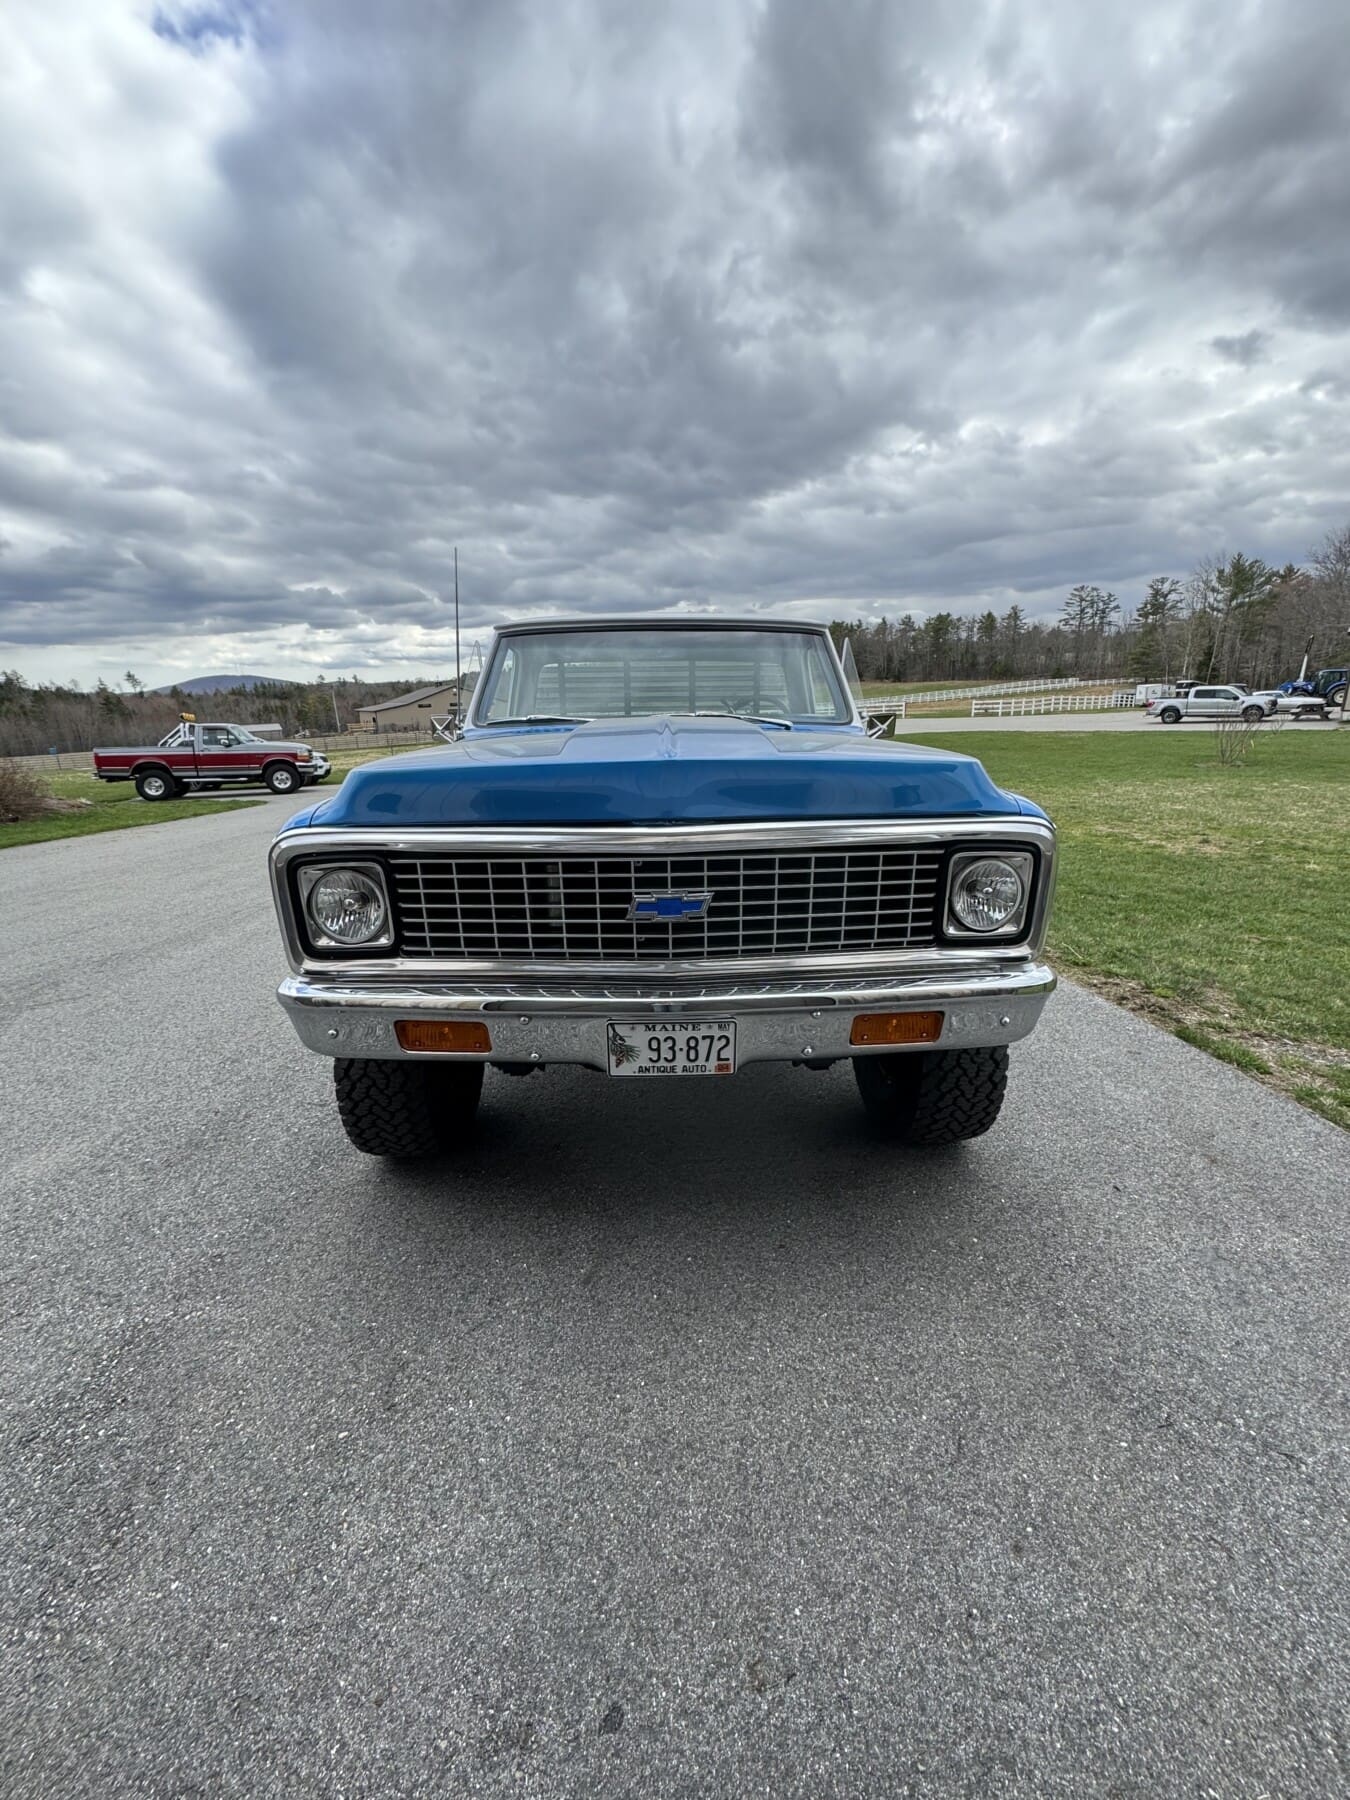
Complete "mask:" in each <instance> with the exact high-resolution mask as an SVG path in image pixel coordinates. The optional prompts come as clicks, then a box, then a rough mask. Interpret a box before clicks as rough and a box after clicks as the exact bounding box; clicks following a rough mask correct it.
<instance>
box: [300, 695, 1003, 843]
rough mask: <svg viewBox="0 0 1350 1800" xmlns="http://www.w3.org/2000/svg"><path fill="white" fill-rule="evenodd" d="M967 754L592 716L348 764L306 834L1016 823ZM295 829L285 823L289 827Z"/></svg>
mask: <svg viewBox="0 0 1350 1800" xmlns="http://www.w3.org/2000/svg"><path fill="white" fill-rule="evenodd" d="M1034 810H1035V809H1033V808H1031V807H1030V806H1027V805H1026V804H1025V803H1022V804H1019V802H1018V800H1017V798H1016V797H1015V796H1014V795H1012V794H1005V793H1004V792H1003V791H1002V789H1000V788H997V787H995V786H994V784H993V782H992V781H991V780H990V779H989V777H988V776H987V775H986V774H985V772H984V769H983V768H982V767H981V765H980V764H979V763H978V762H976V760H975V759H974V757H970V756H960V755H957V754H955V753H953V752H950V751H946V750H937V749H928V748H925V747H924V746H922V745H919V744H906V743H903V742H882V741H878V740H875V739H871V738H867V737H865V736H863V734H862V733H861V732H860V731H853V732H840V731H834V732H827V731H802V730H796V731H782V730H777V729H774V728H773V727H765V726H761V725H755V724H753V723H750V722H749V721H746V720H740V719H695V718H654V719H653V718H647V719H608V720H606V719H601V720H596V721H595V722H594V723H593V724H588V725H579V726H568V727H563V728H561V729H559V728H549V729H539V728H535V729H531V730H521V731H483V732H481V733H476V734H474V735H472V736H470V737H467V738H464V739H463V740H462V741H461V742H459V743H457V744H448V745H446V746H445V747H444V748H443V749H439V748H438V749H436V750H423V751H417V752H414V753H412V754H410V755H407V756H392V757H388V758H384V759H382V760H381V761H378V762H371V763H365V764H363V765H362V766H361V767H360V768H357V769H353V770H352V772H351V774H350V775H348V777H347V779H346V780H345V781H344V782H343V784H342V786H341V788H340V789H339V790H338V791H337V793H335V794H334V795H333V797H332V798H331V799H330V800H325V801H323V802H322V803H321V804H320V805H318V806H316V807H315V808H314V809H313V811H312V813H310V814H309V816H308V820H307V822H308V823H310V824H313V825H324V826H332V825H363V826H390V825H400V826H418V825H627V824H654V823H660V824H684V823H694V822H696V821H707V822H711V821H734V820H740V819H811V818H816V819H861V818H871V819H876V818H882V819H885V818H898V819H905V818H927V817H939V816H944V815H945V816H951V815H953V814H955V815H961V816H968V817H988V816H990V815H994V816H997V815H1000V814H1002V815H1011V816H1014V817H1015V816H1017V815H1018V814H1020V813H1022V812H1032V811H1034ZM299 822H300V821H299V820H297V821H296V823H299Z"/></svg>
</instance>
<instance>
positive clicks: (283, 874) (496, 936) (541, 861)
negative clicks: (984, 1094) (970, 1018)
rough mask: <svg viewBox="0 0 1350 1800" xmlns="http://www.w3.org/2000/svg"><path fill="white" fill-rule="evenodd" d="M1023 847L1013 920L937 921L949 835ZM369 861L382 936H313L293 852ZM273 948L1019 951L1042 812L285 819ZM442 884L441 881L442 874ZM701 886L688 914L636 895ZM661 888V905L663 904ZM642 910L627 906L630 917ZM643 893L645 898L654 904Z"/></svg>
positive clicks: (817, 968)
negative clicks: (577, 822) (1019, 919)
mask: <svg viewBox="0 0 1350 1800" xmlns="http://www.w3.org/2000/svg"><path fill="white" fill-rule="evenodd" d="M1000 847H1004V848H1008V849H1017V850H1031V851H1033V852H1034V853H1035V856H1036V878H1035V889H1034V893H1033V896H1032V903H1031V907H1030V910H1029V913H1028V917H1027V920H1026V925H1025V930H1024V932H1023V933H1021V934H1019V936H1018V938H1016V939H1000V940H997V941H990V942H987V943H986V942H983V941H980V942H976V941H974V940H956V939H954V938H951V937H949V936H945V935H944V934H943V930H942V918H941V914H942V910H943V908H944V906H945V887H946V875H947V869H948V866H949V861H950V857H951V854H952V853H953V852H954V851H958V850H978V849H988V850H989V851H990V852H991V853H992V854H997V852H998V849H999V848H1000ZM354 859H355V860H374V861H378V862H379V863H380V864H381V866H382V867H383V868H384V869H385V871H386V876H387V880H388V884H389V888H390V893H391V898H392V900H393V904H394V909H395V912H396V914H397V923H398V933H399V935H398V942H397V945H396V947H395V948H394V949H393V950H377V951H375V952H373V953H367V952H362V951H361V950H357V949H354V950H351V951H345V952H344V951H327V950H325V951H316V950H314V949H313V947H312V946H311V945H310V944H309V943H308V941H307V937H306V933H305V928H304V921H303V918H302V916H301V912H300V904H299V893H298V889H297V887H296V879H297V871H298V869H299V868H300V867H302V866H304V865H307V864H309V863H311V862H314V861H322V862H338V863H343V864H347V863H350V862H351V861H353V860H354ZM270 869H271V877H272V889H273V894H274V897H275V900H276V906H277V916H278V918H279V920H280V923H281V928H282V933H283V936H284V938H285V940H286V950H287V956H288V958H289V960H290V963H291V967H292V968H293V969H294V970H296V972H297V973H299V972H301V971H309V972H312V973H313V975H314V976H315V977H316V978H317V979H319V980H327V979H341V980H343V981H348V982H349V981H351V980H355V979H359V980H362V981H365V982H368V983H370V984H372V986H373V987H380V986H384V985H385V984H387V983H389V982H392V981H399V980H408V979H411V980H416V979H418V978H419V975H420V976H424V977H425V978H427V979H432V980H441V979H446V980H449V979H452V978H453V979H456V980H460V979H463V978H465V977H481V978H483V979H486V980H492V981H499V982H507V983H509V982H511V981H513V980H514V979H516V978H517V977H518V978H520V979H523V980H532V979H534V978H535V977H538V979H540V980H543V981H555V982H556V981H562V982H563V983H564V984H568V985H569V987H570V984H571V983H573V982H575V981H577V980H595V981H600V982H602V983H606V982H613V981H624V980H627V981H636V982H638V983H639V985H640V986H641V988H642V989H643V991H644V992H645V991H647V989H649V988H650V986H651V982H652V981H653V980H660V981H672V982H689V981H701V980H703V979H705V978H707V977H710V976H718V977H731V976H734V977H735V978H736V979H737V980H741V979H754V978H758V977H760V976H763V977H764V978H765V979H766V980H767V981H768V982H769V983H770V984H775V983H778V982H781V981H782V980H784V979H792V978H795V977H802V978H806V977H817V976H819V975H821V974H822V973H825V974H830V975H844V974H855V973H856V974H857V975H859V976H860V977H861V976H864V975H866V976H868V977H869V978H870V977H872V976H875V974H876V972H877V971H878V970H889V971H892V972H899V971H902V970H913V969H922V968H933V967H942V968H945V969H951V970H959V969H961V968H969V967H974V966H975V965H977V964H979V965H986V964H998V963H1005V964H1007V963H1015V962H1021V961H1025V960H1026V959H1027V958H1028V957H1030V956H1034V955H1035V954H1037V953H1038V952H1039V950H1040V947H1041V945H1042V943H1043V941H1044V938H1045V925H1046V920H1047V917H1048V913H1049V908H1050V902H1051V898H1052V895H1053V892H1054V885H1055V831H1054V827H1053V826H1052V825H1050V824H1049V823H1048V822H1047V821H1045V820H1043V819H1033V818H1028V817H1025V816H1021V817H1018V816H1015V815H997V816H996V815H988V816H983V817H973V818H972V817H939V818H926V819H905V820H898V819H837V820H792V821H774V820H754V821H748V822H745V823H740V824H719V823H713V824H692V825H670V824H656V825H641V826H637V825H620V826H586V827H570V826H564V827H553V826H520V827H509V828H502V827H477V826H453V827H439V826H430V827H428V826H408V825H402V824H399V823H397V822H395V823H391V824H390V825H389V826H386V827H380V828H376V827H369V826H361V827H355V828H353V827H349V826H322V825H319V826H298V827H292V828H288V829H286V830H283V831H282V833H281V834H280V835H279V836H278V838H277V839H276V841H275V843H274V844H273V846H272V852H271V857H270ZM457 890H458V892H457ZM703 893H710V894H712V895H713V896H714V898H713V899H712V900H711V901H710V902H709V906H708V910H707V913H706V916H704V915H701V914H700V913H699V912H698V911H697V909H696V908H687V909H686V908H680V909H679V910H680V916H679V917H671V916H664V917H663V916H662V908H661V907H660V906H659V905H657V906H653V905H650V904H644V905H643V906H642V907H641V908H635V906H634V901H635V898H637V897H638V896H642V897H643V900H644V902H648V901H650V900H651V899H652V898H653V897H656V898H660V897H663V896H664V897H665V898H666V899H670V898H671V897H672V896H683V897H684V898H686V899H688V898H690V897H692V896H697V895H700V894H703ZM675 910H676V909H675V908H673V907H672V908H670V909H669V911H670V912H674V911H675ZM636 913H640V914H641V915H642V916H641V917H635V916H634V915H635V914H636ZM653 913H655V915H656V916H655V917H653V916H652V915H653Z"/></svg>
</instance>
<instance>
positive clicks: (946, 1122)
mask: <svg viewBox="0 0 1350 1800" xmlns="http://www.w3.org/2000/svg"><path fill="white" fill-rule="evenodd" d="M916 1065H917V1066H916ZM853 1072H854V1074H855V1076H856V1077H857V1082H858V1092H859V1093H860V1094H861V1096H862V1101H863V1105H864V1106H865V1107H866V1108H867V1111H868V1113H869V1114H870V1115H871V1117H872V1118H873V1119H875V1120H876V1121H877V1123H878V1124H880V1125H881V1126H883V1127H884V1128H885V1130H886V1131H887V1133H888V1134H889V1135H890V1136H892V1137H894V1138H896V1139H898V1140H899V1141H900V1142H901V1143H905V1144H915V1145H921V1146H923V1147H924V1148H930V1149H931V1148H935V1147H936V1146H938V1145H941V1144H957V1143H961V1142H963V1141H964V1140H965V1139H967V1138H974V1137H980V1136H982V1135H983V1134H984V1133H985V1132H986V1131H988V1130H989V1127H990V1126H991V1125H992V1124H993V1123H994V1121H995V1120H996V1119H997V1118H998V1115H999V1112H1000V1110H1001V1109H1002V1106H1003V1096H1004V1094H1005V1093H1006V1092H1007V1087H1008V1052H1007V1049H1006V1048H1005V1047H1004V1046H1003V1045H990V1046H987V1047H985V1048H980V1049H971V1050H926V1051H910V1052H905V1053H900V1054H897V1055H895V1056H858V1057H855V1058H854V1060H853Z"/></svg>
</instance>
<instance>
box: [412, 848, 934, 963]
mask: <svg viewBox="0 0 1350 1800" xmlns="http://www.w3.org/2000/svg"><path fill="white" fill-rule="evenodd" d="M387 865H388V868H389V872H390V876H391V879H392V883H393V887H394V892H395V896H396V901H397V906H398V912H399V919H400V926H401V931H400V936H401V943H402V949H403V953H404V955H406V956H410V957H415V958H421V957H427V958H432V959H436V958H441V957H444V958H447V959H454V960H466V959H467V960H473V959H481V958H493V959H496V958H502V959H507V960H510V961H512V962H521V961H526V962H528V961H530V960H531V959H534V958H539V959H543V960H547V961H558V960H559V959H561V960H565V961H566V960H572V959H580V960H584V961H598V962H615V963H627V964H635V963H639V964H640V963H643V962H646V961H652V962H670V961H672V960H676V959H678V960H681V961H683V960H688V959H695V960H696V959H698V958H701V957H744V956H755V957H758V956H800V955H830V954H849V953H855V952H865V951H877V950H892V949H894V950H900V949H909V948H913V947H916V946H920V945H932V944H933V943H935V942H936V940H937V929H938V917H937V913H938V907H939V904H940V894H939V878H940V875H941V870H942V865H943V857H942V853H941V851H940V850H938V849H937V848H924V847H914V848H910V847H908V846H905V847H901V846H890V845H886V846H864V847H860V848H849V849H839V850H814V849H803V850H800V851H791V852H788V851H781V850H780V851H757V852H746V851H742V852H737V851H730V850H728V851H726V852H723V853H720V854H716V855H680V856H668V855H663V856H585V857H583V856H542V857H518V856H517V857H512V856H481V855H472V854H470V855H447V854H437V855H426V856H410V855H397V854H396V855H391V856H389V857H388V858H387ZM653 893H656V894H684V893H692V894H702V893H710V894H711V895H712V899H711V901H710V902H709V903H708V906H707V910H706V912H705V913H704V914H703V915H702V916H694V917H686V918H680V919H660V918H658V919H653V918H637V919H635V918H633V917H632V916H631V915H632V912H633V901H634V896H635V895H636V894H653Z"/></svg>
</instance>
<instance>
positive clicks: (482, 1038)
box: [394, 1019, 492, 1055]
mask: <svg viewBox="0 0 1350 1800" xmlns="http://www.w3.org/2000/svg"><path fill="white" fill-rule="evenodd" d="M394 1035H395V1037H397V1039H398V1041H399V1043H400V1045H401V1046H402V1047H403V1049H405V1050H459V1051H465V1050H469V1051H477V1052H478V1053H479V1054H480V1055H481V1054H482V1052H483V1051H485V1050H491V1048H492V1039H491V1038H490V1037H489V1036H488V1028H487V1026H486V1025H484V1024H483V1022H482V1020H481V1019H400V1020H399V1021H398V1023H397V1024H396V1025H395V1026H394Z"/></svg>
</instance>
